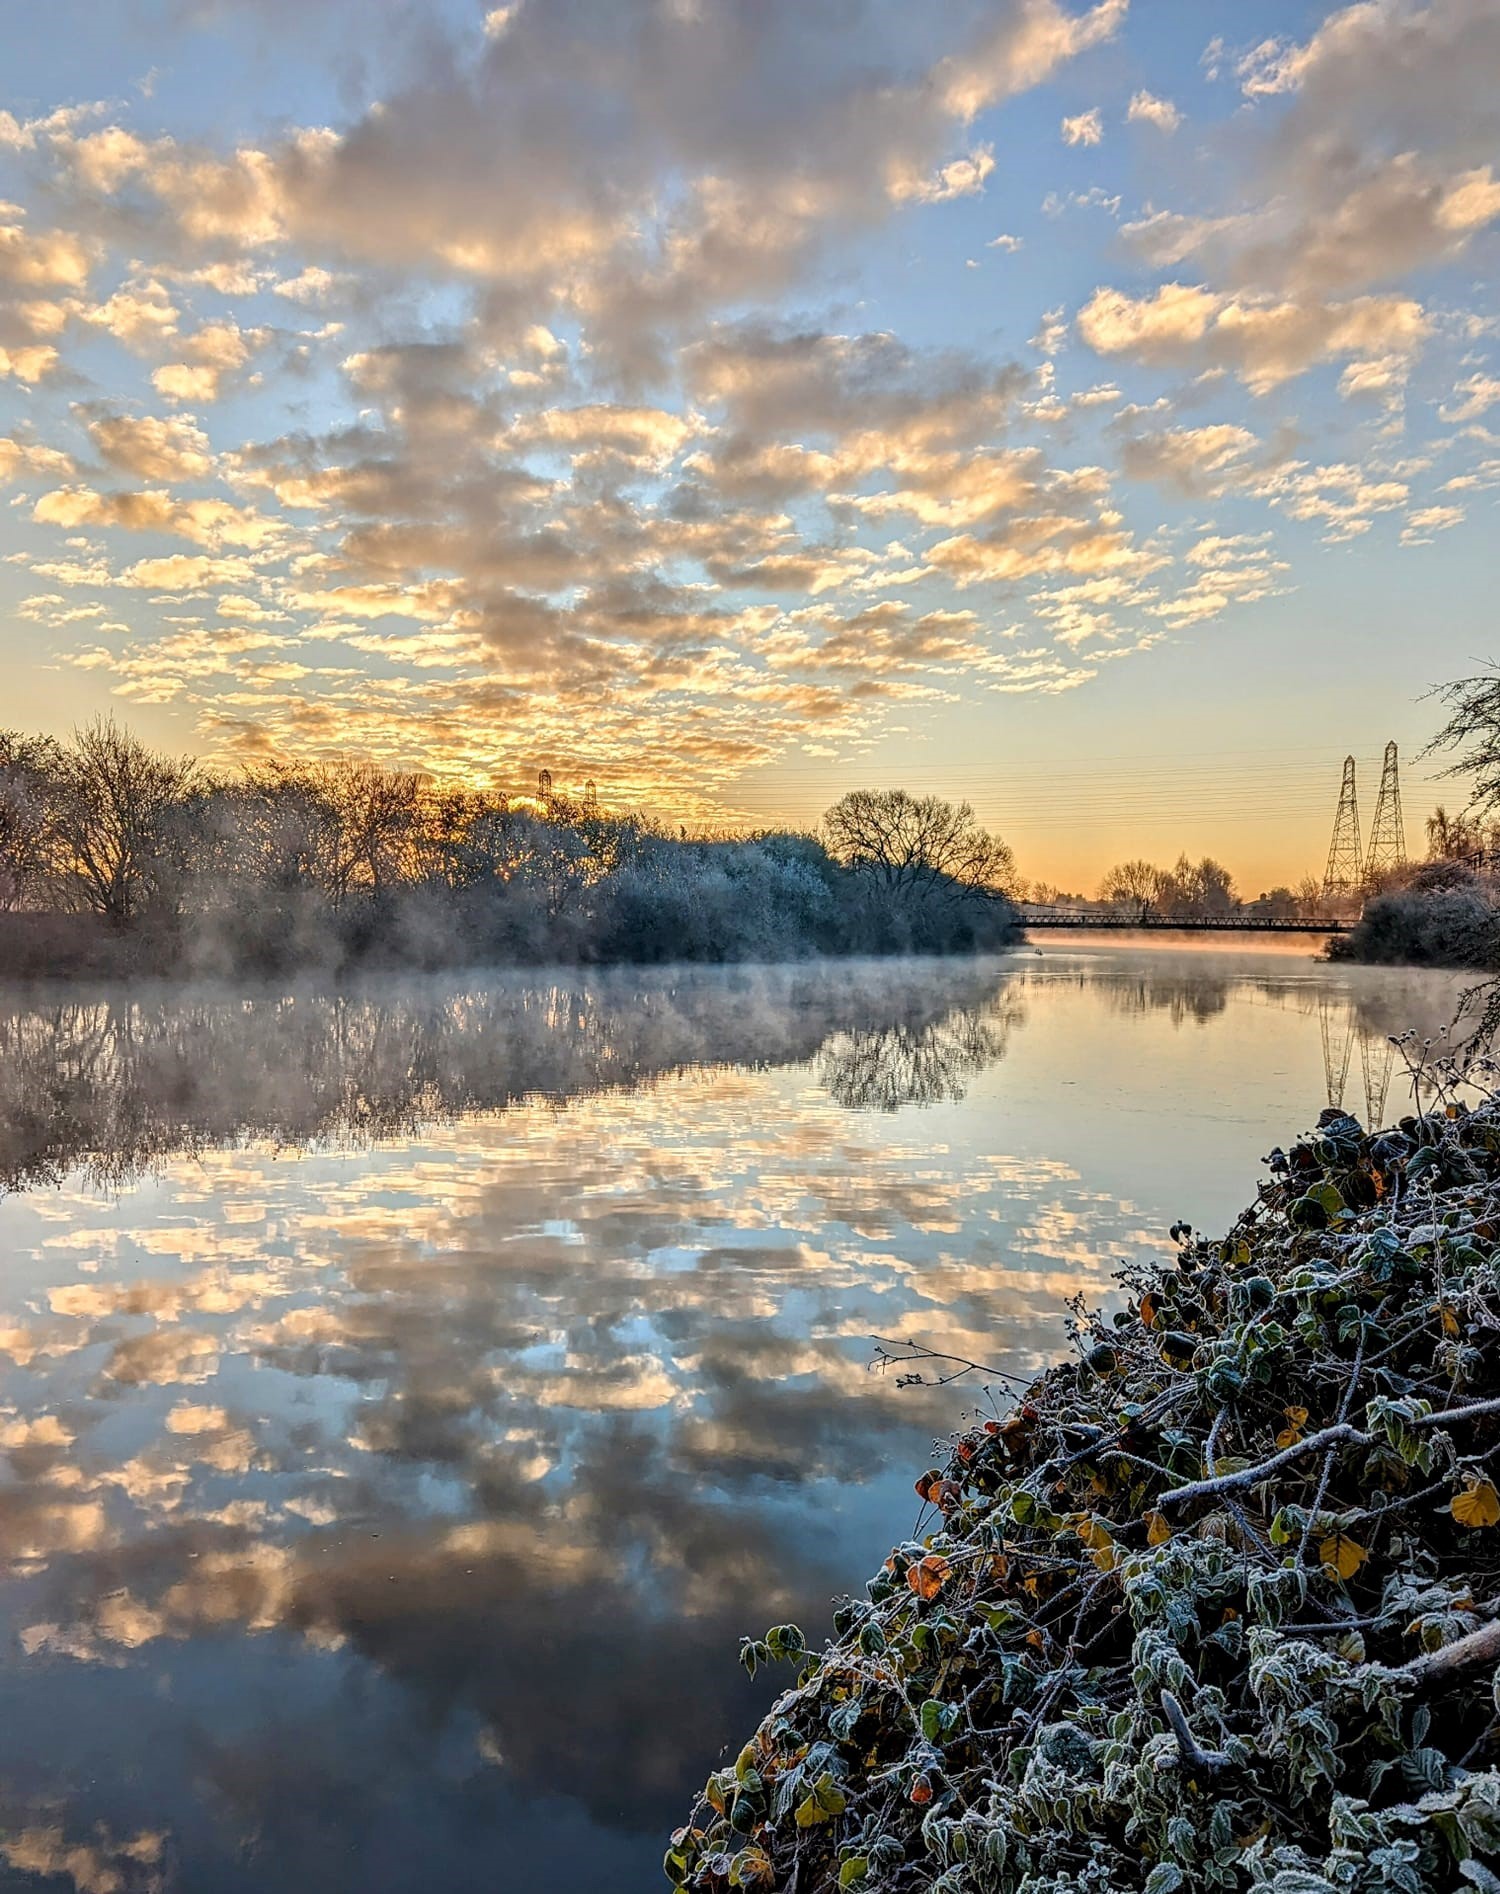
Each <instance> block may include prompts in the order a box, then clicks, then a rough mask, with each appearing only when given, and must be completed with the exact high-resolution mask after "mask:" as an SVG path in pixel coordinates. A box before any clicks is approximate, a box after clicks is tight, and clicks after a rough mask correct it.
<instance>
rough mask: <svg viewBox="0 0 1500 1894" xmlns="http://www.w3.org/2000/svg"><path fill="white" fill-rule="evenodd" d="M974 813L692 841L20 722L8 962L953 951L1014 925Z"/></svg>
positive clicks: (639, 823) (1004, 859) (0, 738)
mask: <svg viewBox="0 0 1500 1894" xmlns="http://www.w3.org/2000/svg"><path fill="white" fill-rule="evenodd" d="M1012 880H1013V863H1012V861H1011V856H1010V851H1009V849H1008V848H1007V847H1006V846H1005V844H1004V843H1003V842H1001V841H999V840H998V839H997V838H996V837H994V836H991V835H990V834H988V833H987V832H986V831H985V830H984V829H983V828H982V827H981V826H980V825H979V824H978V823H977V822H976V821H975V819H974V815H973V812H972V810H971V809H970V808H969V806H968V805H967V804H966V803H965V804H956V805H955V804H952V803H947V802H943V801H941V800H940V799H939V798H937V797H933V796H928V797H914V796H909V795H907V794H905V793H904V792H903V791H900V790H886V791H880V792H865V791H862V792H856V793H854V794H851V795H849V796H846V797H845V798H844V799H843V800H842V801H841V802H839V803H838V804H836V805H835V806H834V808H833V809H831V810H830V811H829V812H828V816H827V817H826V819H825V824H824V829H823V833H822V834H821V835H814V834H800V833H796V832H792V831H787V830H766V831H762V832H758V833H753V834H748V835H735V834H727V833H719V834H689V833H688V831H687V830H686V829H685V828H684V827H682V826H681V825H674V824H669V823H666V822H664V821H662V820H660V819H658V818H654V817H652V816H650V815H649V814H646V813H643V812H640V811H636V810H623V809H612V808H608V807H606V806H604V805H603V804H601V803H600V802H599V800H598V799H597V797H596V796H595V795H594V794H593V793H592V792H591V791H589V792H586V793H585V794H584V795H582V796H579V797H570V796H566V795H562V794H559V793H555V792H554V791H553V789H552V787H551V784H550V780H548V779H547V778H546V776H545V773H543V776H542V778H541V780H540V781H539V784H538V790H537V793H536V794H534V795H518V794H507V793H504V792H501V791H496V790H487V789H471V788H463V787H455V786H445V785H442V784H438V783H435V782H433V781H431V780H430V779H427V778H424V777H421V776H418V775H416V774H405V773H401V772H395V771H390V770H381V769H377V768H375V767H373V766H372V765H370V764H367V763H362V762H353V761H347V762H339V761H335V762H328V761H319V762H308V763H301V762H295V761H287V760H277V761H271V762H265V763H259V764H255V765H253V766H250V767H247V768H245V769H242V770H238V771H234V772H223V771H212V770H208V769H205V768H203V767H201V766H199V765H198V764H195V763H193V762H191V761H188V760H183V759H179V758H172V757H167V756H163V755H161V754H159V753H158V752H156V751H153V750H151V749H150V748H149V747H148V746H147V745H145V744H144V743H142V742H141V741H139V739H137V738H136V737H134V736H133V735H131V734H130V733H129V732H127V731H125V730H123V729H121V728H119V727H118V726H117V725H115V724H114V723H112V722H104V723H95V724H93V725H91V726H89V728H87V729H85V730H81V731H79V732H77V733H76V734H75V736H74V738H73V740H72V741H71V742H70V743H68V744H58V743H54V742H52V741H51V740H49V739H44V738H29V737H24V736H19V735H16V734H14V733H10V734H6V735H0V973H9V974H18V975H57V974H68V973H80V972H98V973H129V972H137V971H142V970H144V971H150V972H164V971H168V970H180V971H186V972H188V973H192V974H225V973H236V972H249V973H279V972H285V971H290V970H300V969H306V968H326V969H328V970H329V971H331V972H335V973H337V972H342V971H347V970H349V969H351V968H355V967H376V968H402V967H413V968H436V967H442V966H459V965H471V964H479V963H495V962H500V963H523V964H524V963H540V962H551V961H560V962H589V963H607V962H632V963H654V962H663V961H668V960H701V961H736V960H749V959H768V960H769V959H796V958H802V957H805V956H808V955H813V954H853V953H864V954H892V953H910V952H916V953H954V952H965V951H972V950H975V949H981V948H988V947H993V946H998V945H1001V944H1003V943H1004V942H1005V941H1007V940H1009V939H1010V938H1011V937H1012V936H1013V935H1014V933H1015V910H1014V908H1013V906H1012V905H1011V902H1010V901H1009V899H1008V898H1007V890H1008V888H1009V887H1010V885H1011V883H1012Z"/></svg>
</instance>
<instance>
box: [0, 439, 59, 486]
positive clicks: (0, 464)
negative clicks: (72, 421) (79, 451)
mask: <svg viewBox="0 0 1500 1894" xmlns="http://www.w3.org/2000/svg"><path fill="white" fill-rule="evenodd" d="M72 471H73V461H72V458H71V456H70V455H68V454H65V453H63V452H62V450H61V449H60V448H56V447H47V446H45V445H43V444H42V443H41V442H40V441H25V440H21V441H18V440H15V439H14V438H12V437H10V436H8V435H0V480H21V479H25V478H26V477H27V476H28V475H30V474H42V475H46V476H47V477H49V478H53V479H55V478H57V477H58V476H63V477H66V476H67V475H68V474H71V473H72Z"/></svg>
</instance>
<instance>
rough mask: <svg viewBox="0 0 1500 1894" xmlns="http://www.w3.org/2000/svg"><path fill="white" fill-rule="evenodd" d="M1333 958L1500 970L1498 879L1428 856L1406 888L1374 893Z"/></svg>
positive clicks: (1336, 943) (1335, 943)
mask: <svg viewBox="0 0 1500 1894" xmlns="http://www.w3.org/2000/svg"><path fill="white" fill-rule="evenodd" d="M1328 958H1329V959H1330V960H1351V961H1358V962H1361V963H1363V964H1365V965H1367V966H1387V967H1389V966H1407V967H1453V968H1457V969H1460V970H1464V971H1473V972H1476V973H1494V972H1496V971H1500V880H1497V878H1496V877H1495V876H1494V875H1492V874H1489V873H1487V872H1486V873H1478V872H1476V871H1474V870H1473V869H1471V868H1468V867H1465V866H1464V865H1463V864H1462V863H1457V862H1429V863H1427V864H1426V865H1425V866H1424V867H1422V868H1419V869H1418V870H1417V871H1416V873H1415V874H1414V875H1413V877H1412V879H1411V881H1410V882H1409V883H1408V884H1407V885H1406V886H1405V887H1403V888H1392V889H1389V890H1388V891H1387V892H1385V893H1383V894H1377V895H1372V896H1371V898H1370V899H1369V900H1368V901H1367V902H1366V903H1365V906H1364V910H1363V912H1362V913H1361V914H1360V917H1359V919H1358V921H1357V922H1356V923H1355V925H1354V926H1353V928H1351V929H1350V931H1349V932H1348V933H1347V934H1343V935H1340V936H1338V937H1336V938H1335V939H1333V940H1331V941H1330V942H1329V943H1328Z"/></svg>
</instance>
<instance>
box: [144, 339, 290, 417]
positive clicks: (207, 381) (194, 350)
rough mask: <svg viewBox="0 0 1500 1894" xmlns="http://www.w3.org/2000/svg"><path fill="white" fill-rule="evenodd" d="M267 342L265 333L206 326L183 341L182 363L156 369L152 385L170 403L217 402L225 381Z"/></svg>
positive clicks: (172, 363) (178, 362)
mask: <svg viewBox="0 0 1500 1894" xmlns="http://www.w3.org/2000/svg"><path fill="white" fill-rule="evenodd" d="M268 339H269V338H268V337H267V335H266V332H265V331H264V330H244V329H241V328H240V326H239V324H238V323H237V322H234V321H232V320H226V321H223V322H208V323H205V324H204V325H203V327H202V328H201V329H198V330H196V331H195V332H194V333H193V334H192V335H190V336H186V337H184V338H183V341H182V344H181V354H182V358H183V359H182V360H181V361H177V362H169V363H167V364H166V365H165V366H163V367H161V368H158V369H157V370H156V371H155V372H154V373H153V374H152V377H151V385H152V386H153V387H154V388H155V389H156V391H157V393H158V394H162V395H165V396H166V397H167V399H168V400H169V401H182V402H199V403H208V402H212V401H216V400H217V399H218V397H219V391H220V388H221V386H222V385H223V382H224V380H225V377H226V376H229V375H232V374H233V373H234V372H235V371H236V370H237V369H240V368H243V367H244V365H245V363H246V362H248V361H249V359H250V356H251V354H252V353H253V351H254V350H255V349H257V348H260V347H262V346H263V345H264V343H265V342H266V341H267V340H268Z"/></svg>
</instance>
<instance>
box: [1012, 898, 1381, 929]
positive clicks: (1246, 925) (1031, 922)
mask: <svg viewBox="0 0 1500 1894" xmlns="http://www.w3.org/2000/svg"><path fill="white" fill-rule="evenodd" d="M1021 921H1022V925H1023V926H1025V927H1027V928H1028V929H1029V928H1033V927H1092V928H1099V929H1102V930H1106V931H1108V932H1111V933H1117V934H1136V933H1143V932H1147V931H1154V930H1160V931H1162V932H1164V933H1174V934H1182V933H1188V934H1197V933H1204V934H1347V933H1348V932H1349V930H1350V928H1351V927H1353V925H1354V923H1353V921H1348V920H1337V921H1327V920H1321V921H1320V920H1314V919H1312V918H1311V917H1309V916H1305V915H1304V916H1298V917H1294V918H1293V919H1291V920H1283V919H1281V918H1280V917H1279V916H1278V917H1276V918H1272V917H1271V916H1269V915H1265V914H1225V915H1206V916H1198V917H1194V918H1192V919H1186V918H1183V919H1171V918H1169V917H1167V916H1165V915H1159V914H1147V915H1144V916H1137V917H1129V916H1125V915H1120V914H1101V913H1097V912H1095V911H1093V910H1091V909H1086V908H1071V909H1070V908H1028V907H1026V906H1024V905H1023V906H1022V908H1021Z"/></svg>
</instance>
